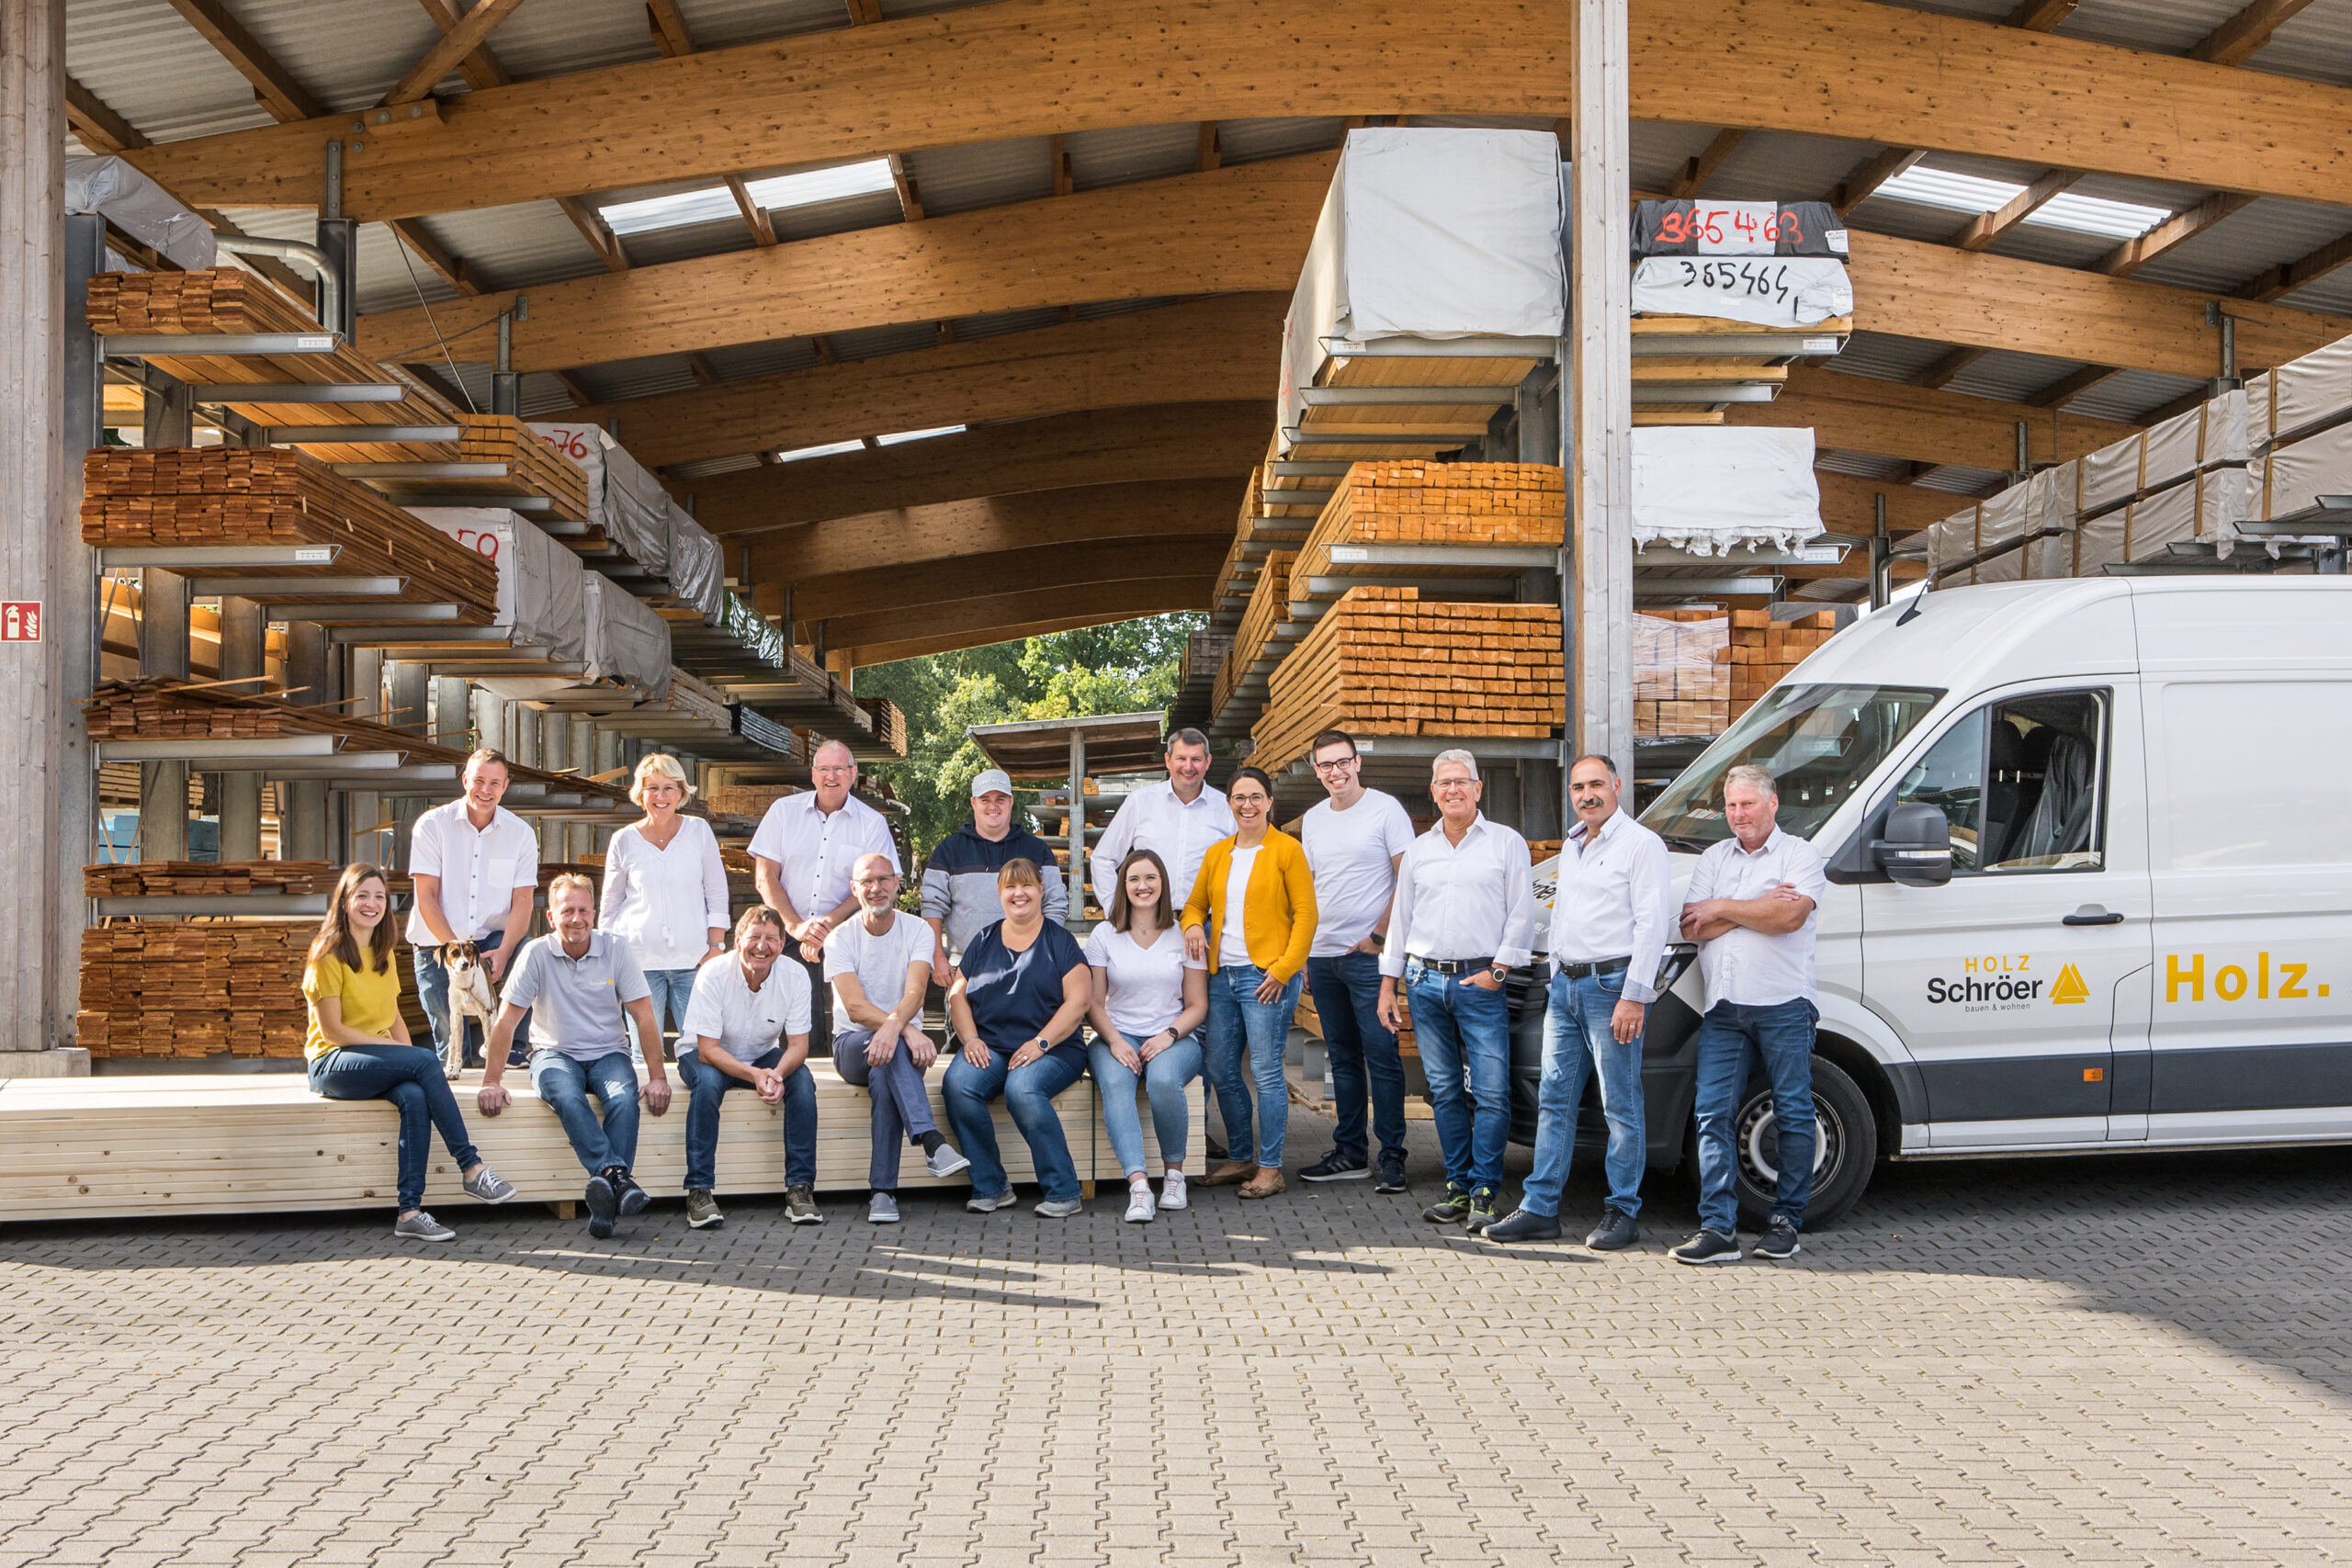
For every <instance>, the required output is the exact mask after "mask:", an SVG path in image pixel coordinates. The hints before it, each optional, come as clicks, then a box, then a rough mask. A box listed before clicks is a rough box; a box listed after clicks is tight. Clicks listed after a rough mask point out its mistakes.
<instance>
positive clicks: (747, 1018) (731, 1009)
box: [678, 953, 809, 1063]
mask: <svg viewBox="0 0 2352 1568" xmlns="http://www.w3.org/2000/svg"><path fill="white" fill-rule="evenodd" d="M808 1032H809V971H807V970H806V969H803V968H802V967H800V965H799V964H794V963H790V962H787V961H786V960H785V959H782V958H779V959H777V960H776V961H775V967H774V968H772V969H770V970H769V971H768V977H767V979H766V980H765V981H763V983H762V984H761V986H760V988H759V989H758V990H756V991H755V990H753V989H752V982H751V981H750V980H749V979H748V978H747V977H745V976H744V974H743V961H742V959H741V958H740V957H738V956H736V955H735V954H734V953H728V954H727V955H726V956H725V957H723V958H714V959H712V960H711V961H710V962H709V963H707V964H704V965H703V966H702V967H701V968H700V969H699V970H697V971H695V993H694V995H693V996H692V997H690V998H687V1000H686V1021H685V1022H684V1024H682V1025H680V1026H679V1029H678V1055H679V1056H680V1057H682V1058H683V1057H686V1056H693V1057H695V1058H696V1059H697V1060H699V1059H700V1058H701V1055H702V1041H703V1038H704V1037H705V1036H706V1035H707V1036H708V1037H709V1038H711V1039H713V1040H716V1041H718V1043H719V1044H720V1045H722V1046H724V1047H725V1048H726V1051H727V1054H728V1055H730V1056H732V1057H734V1058H735V1059H736V1060H737V1061H739V1062H743V1063H751V1062H756V1061H758V1060H759V1059H760V1058H761V1057H763V1056H764V1055H767V1054H768V1053H769V1052H771V1051H773V1050H775V1048H776V1047H777V1046H779V1045H781V1044H783V1043H784V1037H785V1036H786V1035H787V1034H806V1033H808Z"/></svg>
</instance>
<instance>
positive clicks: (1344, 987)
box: [1298, 729, 1413, 1192]
mask: <svg viewBox="0 0 2352 1568" xmlns="http://www.w3.org/2000/svg"><path fill="white" fill-rule="evenodd" d="M1307 757H1308V758H1309V760H1311V761H1313V762H1314V764H1315V777H1316V778H1317V781H1318V782H1320V783H1321V784H1322V785H1323V788H1324V790H1325V791H1326V792H1327V793H1328V794H1329V796H1330V798H1329V799H1328V800H1322V801H1318V802H1317V803H1316V805H1315V806H1314V807H1313V808H1312V809H1311V810H1309V811H1308V812H1307V813H1306V816H1304V817H1302V818H1299V827H1298V836H1299V839H1300V840H1301V841H1302V842H1303V843H1304V844H1305V845H1306V867H1307V870H1308V871H1309V872H1310V873H1311V874H1313V875H1314V878H1315V907H1316V908H1317V910H1318V911H1319V912H1320V915H1321V919H1319V920H1318V922H1317V925H1316V928H1315V945H1314V946H1313V947H1312V948H1310V949H1308V951H1307V957H1306V988H1307V990H1308V991H1309V992H1310V993H1311V994H1312V995H1313V996H1314V998H1315V1016H1316V1017H1317V1019H1319V1020H1320V1021H1322V1025H1323V1049H1324V1052H1325V1055H1326V1056H1327V1057H1328V1059H1329V1065H1330V1072H1331V1100H1332V1105H1333V1109H1334V1111H1335V1112H1336V1114H1337V1117H1338V1122H1337V1124H1336V1125H1335V1126H1334V1127H1333V1129H1332V1133H1331V1138H1332V1146H1331V1149H1330V1152H1329V1153H1328V1154H1326V1155H1325V1156H1323V1157H1322V1158H1321V1159H1319V1160H1317V1161H1316V1162H1315V1163H1314V1164H1313V1165H1310V1166H1308V1167H1307V1168H1306V1169H1305V1170H1302V1171H1300V1172H1299V1173H1298V1174H1299V1176H1300V1177H1301V1178H1302V1179H1305V1180H1307V1181H1361V1180H1363V1179H1364V1178H1365V1177H1366V1176H1368V1175H1370V1174H1372V1172H1371V1169H1370V1168H1369V1164H1368V1159H1367V1156H1369V1155H1370V1153H1371V1146H1370V1145H1369V1144H1367V1143H1366V1141H1365V1138H1364V1111H1365V1108H1366V1101H1367V1100H1369V1101H1370V1109H1371V1112H1372V1131H1373V1133H1374V1135H1376V1136H1377V1137H1378V1138H1379V1140H1380V1178H1379V1180H1378V1181H1376V1182H1375V1183H1374V1186H1373V1190H1374V1191H1375V1192H1402V1191H1403V1190H1405V1064H1404V1062H1403V1061H1402V1060H1401V1059H1400V1058H1399V1057H1398V1055H1397V1032H1396V1031H1395V1030H1393V1029H1390V1028H1389V1027H1388V1026H1387V1025H1386V1024H1385V1023H1383V1022H1381V1021H1380V944H1381V942H1382V940H1383V939H1384V938H1385V936H1386V935H1387V934H1388V906H1389V901H1390V900H1391V899H1392V898H1393V897H1395V896H1396V892H1397V863H1399V862H1400V861H1402V860H1403V859H1404V858H1405V852H1406V851H1407V850H1408V849H1409V848H1411V847H1412V842H1413V819H1412V818H1409V817H1408V816H1406V815H1405V808H1404V807H1402V806H1400V805H1398V804H1397V797H1396V796H1395V795H1386V794H1384V793H1382V792H1381V791H1379V790H1376V789H1366V788H1365V787H1364V784H1363V758H1362V757H1361V756H1359V755H1358V754H1357V752H1356V743H1355V740H1354V739H1353V738H1352V737H1351V736H1350V735H1349V734H1348V732H1347V731H1345V730H1343V729H1327V730H1325V731H1324V732H1323V733H1322V734H1320V735H1318V736H1317V737H1316V738H1315V745H1314V747H1313V748H1312V749H1311V750H1309V751H1308V752H1307ZM1367 1089H1368V1090H1369V1092H1367Z"/></svg>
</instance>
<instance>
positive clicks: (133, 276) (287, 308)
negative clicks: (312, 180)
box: [82, 266, 320, 352]
mask: <svg viewBox="0 0 2352 1568" xmlns="http://www.w3.org/2000/svg"><path fill="white" fill-rule="evenodd" d="M82 318H83V320H84V321H87V322H88V323H89V324H90V326H91V327H92V328H94V329H96V331H98V332H102V333H315V332H317V331H319V330H320V328H319V321H318V318H317V317H315V316H313V315H311V312H310V311H309V310H306V309H304V308H303V307H302V306H300V305H298V304H296V303H295V302H294V300H293V299H290V298H289V297H288V296H287V295H286V294H285V293H284V292H282V291H281V290H280V289H279V288H277V286H276V285H274V284H272V283H271V282H270V281H269V280H268V279H266V278H265V277H263V276H260V275H259V274H258V273H251V272H247V271H245V270H244V269H243V267H234V266H214V267H206V268H204V269H202V270H201V271H198V272H130V273H122V272H102V273H99V274H98V275H97V276H95V277H93V278H91V279H90V289H89V293H88V294H87V296H85V302H84V305H83V310H82ZM190 350H191V352H198V345H195V344H191V345H190Z"/></svg>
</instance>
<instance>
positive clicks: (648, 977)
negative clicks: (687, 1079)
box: [629, 969, 702, 1044]
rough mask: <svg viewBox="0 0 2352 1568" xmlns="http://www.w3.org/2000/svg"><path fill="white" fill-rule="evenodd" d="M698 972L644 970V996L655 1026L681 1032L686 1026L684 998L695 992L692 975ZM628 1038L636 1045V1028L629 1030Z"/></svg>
mask: <svg viewBox="0 0 2352 1568" xmlns="http://www.w3.org/2000/svg"><path fill="white" fill-rule="evenodd" d="M701 973H702V971H701V970H699V969H648V970H647V971H646V972H645V984H646V988H647V990H648V991H649V993H650V995H649V996H648V998H647V999H648V1000H649V1001H650V1002H651V1003H652V1004H653V1027H654V1028H655V1029H657V1030H669V1029H674V1030H678V1031H680V1032H684V1029H685V1027H686V998H688V997H691V996H693V995H694V994H695V976H697V975H699V974H701ZM629 1041H630V1043H631V1044H635V1043H636V1041H637V1032H636V1031H635V1030H631V1031H630V1032H629Z"/></svg>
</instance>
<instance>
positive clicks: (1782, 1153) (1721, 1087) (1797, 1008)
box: [1692, 997, 1821, 1235]
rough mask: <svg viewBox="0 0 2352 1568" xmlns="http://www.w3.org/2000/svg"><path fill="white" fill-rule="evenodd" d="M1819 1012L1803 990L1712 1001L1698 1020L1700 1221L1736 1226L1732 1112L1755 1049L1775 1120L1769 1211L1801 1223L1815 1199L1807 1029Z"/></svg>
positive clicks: (1718, 1227) (1727, 1230)
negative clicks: (1756, 1003) (1764, 1001)
mask: <svg viewBox="0 0 2352 1568" xmlns="http://www.w3.org/2000/svg"><path fill="white" fill-rule="evenodd" d="M1819 1021H1821V1012H1820V1010H1818V1009H1816V1008H1815V1006H1814V1005H1813V1004H1812V1003H1811V1002H1809V1001H1807V1000H1805V999H1804V998H1803V997H1797V998H1793V999H1792V1000H1789V1001H1785V1002H1774V1003H1772V1004H1771V1005H1770V1006H1769V1007H1747V1006H1743V1005H1741V1004H1740V1003H1738V1002H1717V1003H1716V1004H1715V1005H1714V1006H1713V1007H1711V1008H1709V1009H1708V1010H1707V1016H1706V1017H1704V1018H1702V1019H1701V1020H1700V1021H1699V1086H1698V1097H1697V1103H1696V1104H1695V1105H1694V1106H1693V1107H1692V1109H1693V1111H1694V1112H1695V1113H1696V1114H1697V1116H1698V1119H1699V1223H1700V1224H1702V1225H1704V1226H1706V1227H1707V1228H1708V1229H1709V1230H1711V1231H1719V1232H1721V1233H1722V1234H1724V1235H1733V1234H1734V1228H1735V1226H1736V1224H1737V1223H1738V1218H1739V1203H1738V1200H1737V1199H1736V1196H1735V1195H1734V1193H1733V1190H1732V1179H1733V1178H1734V1176H1735V1175H1736V1173H1737V1171H1738V1168H1739V1151H1738V1150H1737V1149H1736V1148H1735V1147H1734V1146H1733V1137H1734V1134H1735V1132H1736V1129H1735V1128H1734V1127H1733V1125H1732V1118H1733V1117H1735V1116H1736V1115H1738V1114H1739V1102H1740V1099H1741V1097H1742V1096H1743V1095H1744V1094H1745V1093H1746V1091H1747V1068H1748V1064H1749V1062H1750V1061H1752V1060H1754V1059H1755V1058H1757V1057H1761V1058H1762V1059H1763V1063H1764V1076H1765V1077H1768V1078H1770V1080H1771V1084H1772V1115H1773V1119H1774V1120H1775V1121H1776V1122H1778V1123H1779V1132H1780V1147H1779V1149H1778V1150H1777V1151H1776V1152H1775V1157H1774V1163H1775V1164H1776V1165H1777V1166H1778V1167H1779V1168H1780V1173H1781V1180H1780V1191H1779V1192H1778V1194H1777V1195H1776V1196H1775V1197H1774V1198H1773V1200H1772V1213H1776V1214H1780V1215H1782V1216H1785V1217H1786V1218H1787V1220H1788V1222H1789V1224H1792V1225H1794V1226H1797V1227H1799V1228H1803V1226H1804V1206H1805V1204H1806V1203H1808V1202H1810V1201H1812V1199H1813V1153H1814V1135H1813V1033H1814V1025H1815V1024H1816V1023H1818V1022H1819Z"/></svg>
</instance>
